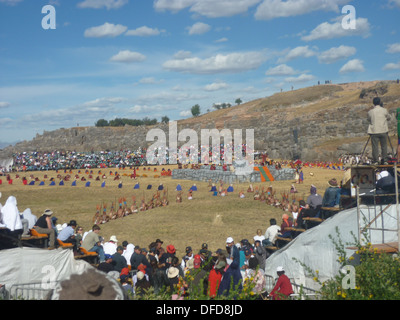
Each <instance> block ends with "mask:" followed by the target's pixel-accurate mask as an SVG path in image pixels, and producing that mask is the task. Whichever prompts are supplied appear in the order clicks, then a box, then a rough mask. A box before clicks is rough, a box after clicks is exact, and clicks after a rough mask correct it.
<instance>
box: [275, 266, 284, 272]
mask: <svg viewBox="0 0 400 320" xmlns="http://www.w3.org/2000/svg"><path fill="white" fill-rule="evenodd" d="M283 271H285V269H283V267H282V266H279V267H278V268H276V272H283Z"/></svg>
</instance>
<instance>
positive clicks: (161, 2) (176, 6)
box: [153, 0, 196, 12]
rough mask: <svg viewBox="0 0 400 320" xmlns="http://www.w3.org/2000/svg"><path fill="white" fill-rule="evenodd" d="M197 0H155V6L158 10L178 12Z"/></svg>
mask: <svg viewBox="0 0 400 320" xmlns="http://www.w3.org/2000/svg"><path fill="white" fill-rule="evenodd" d="M195 2H196V0H155V1H154V4H153V6H154V8H155V9H156V10H157V11H172V12H178V11H181V10H182V9H185V8H188V7H190V6H192V5H193V4H194V3H195Z"/></svg>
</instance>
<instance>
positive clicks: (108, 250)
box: [103, 235, 118, 255]
mask: <svg viewBox="0 0 400 320" xmlns="http://www.w3.org/2000/svg"><path fill="white" fill-rule="evenodd" d="M117 247H118V239H117V237H116V236H114V235H112V236H111V237H110V240H109V241H108V242H106V243H104V244H103V249H104V253H105V254H110V255H113V254H115V253H116V252H117Z"/></svg>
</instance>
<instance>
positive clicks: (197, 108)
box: [190, 104, 201, 117]
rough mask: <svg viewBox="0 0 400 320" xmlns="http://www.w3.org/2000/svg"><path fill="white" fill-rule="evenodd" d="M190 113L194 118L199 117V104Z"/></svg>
mask: <svg viewBox="0 0 400 320" xmlns="http://www.w3.org/2000/svg"><path fill="white" fill-rule="evenodd" d="M190 111H191V112H192V115H193V117H198V116H199V115H200V113H201V112H200V106H199V105H198V104H196V105H194V106H193V107H192V109H190Z"/></svg>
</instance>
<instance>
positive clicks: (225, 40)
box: [215, 37, 228, 43]
mask: <svg viewBox="0 0 400 320" xmlns="http://www.w3.org/2000/svg"><path fill="white" fill-rule="evenodd" d="M227 41H228V38H225V37H224V38H221V39H218V40H215V43H222V42H227Z"/></svg>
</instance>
